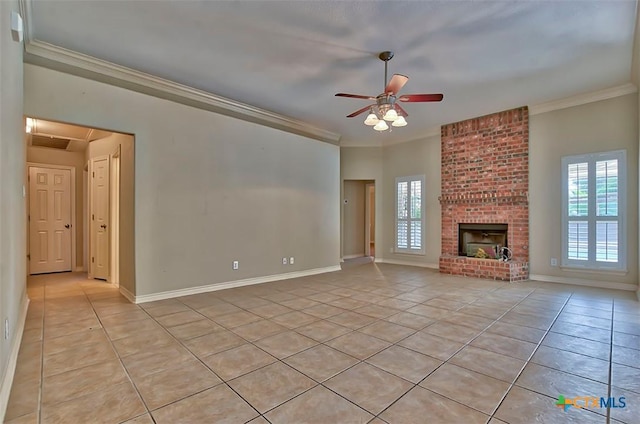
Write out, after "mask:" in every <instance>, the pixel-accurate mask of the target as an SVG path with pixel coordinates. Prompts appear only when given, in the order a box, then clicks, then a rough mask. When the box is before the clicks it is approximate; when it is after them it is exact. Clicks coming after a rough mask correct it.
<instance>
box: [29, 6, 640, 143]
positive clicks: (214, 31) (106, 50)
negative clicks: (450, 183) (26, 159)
mask: <svg viewBox="0 0 640 424" xmlns="http://www.w3.org/2000/svg"><path fill="white" fill-rule="evenodd" d="M636 7H637V4H636V1H635V0H633V1H631V0H619V1H588V0H587V1H534V0H531V1H426V0H425V1H328V0H324V1H244V0H236V1H163V0H157V1H114V0H106V1H100V0H95V1H41V0H33V1H32V2H31V16H30V22H29V29H30V31H31V36H32V37H33V39H36V40H40V41H44V42H47V43H51V44H54V45H57V46H60V47H64V48H67V49H70V50H74V51H77V52H80V53H84V54H87V55H90V56H93V57H96V58H99V59H103V60H107V61H110V62H113V63H116V64H119V65H123V66H126V67H129V68H133V69H136V70H139V71H142V72H146V73H149V74H153V75H156V76H159V77H162V78H166V79H169V80H172V81H175V82H178V83H181V84H184V85H187V86H191V87H194V88H198V89H201V90H205V91H208V92H210V93H214V94H216V95H220V96H224V97H227V98H230V99H233V100H236V101H240V102H243V103H247V104H250V105H253V106H256V107H259V108H263V109H266V110H269V111H272V112H276V113H278V114H282V115H285V116H288V117H291V118H295V119H297V120H301V121H303V122H306V123H308V124H310V125H313V126H316V127H319V128H322V129H325V130H328V131H332V132H335V133H338V134H340V135H341V136H342V138H341V144H343V145H380V144H383V145H384V144H387V143H392V142H399V141H406V140H412V139H417V138H420V137H422V136H424V135H425V134H428V133H433V131H434V130H437V128H438V127H439V126H440V125H442V124H446V123H450V122H455V121H459V120H462V119H467V118H470V117H474V116H480V115H484V114H487V113H492V112H496V111H500V110H504V109H508V108H512V107H518V106H522V105H536V104H541V103H545V102H549V101H553V100H558V99H562V98H566V97H569V96H573V95H577V94H581V93H588V92H592V91H596V90H601V89H605V88H609V87H614V86H618V85H621V84H625V83H628V82H630V80H631V64H632V52H633V40H634V28H635V25H636V16H637V11H636ZM384 50H392V51H393V52H394V53H395V57H394V58H393V60H392V61H391V62H390V63H389V73H390V74H393V73H401V74H404V75H407V76H409V77H410V79H409V82H408V83H407V84H406V85H405V87H404V88H403V90H402V91H401V93H404V94H407V93H443V94H444V100H443V101H442V102H441V103H404V104H403V106H404V108H405V109H406V111H407V112H408V113H409V116H408V118H407V121H408V122H409V125H408V126H406V127H404V128H399V129H394V130H393V131H392V132H391V133H389V132H386V133H375V132H374V131H372V129H371V128H369V127H366V126H365V125H363V124H362V121H363V120H364V117H365V116H360V117H357V118H352V119H347V118H346V117H345V116H346V115H347V114H349V113H351V112H353V111H355V110H357V109H360V108H361V107H364V106H365V105H366V104H367V101H365V100H357V99H346V98H337V97H334V94H335V93H337V92H347V93H355V94H365V95H374V96H375V95H377V94H379V93H380V92H382V91H383V77H384V64H383V63H382V62H381V61H380V60H379V59H378V58H377V56H378V54H379V53H380V52H381V51H384Z"/></svg>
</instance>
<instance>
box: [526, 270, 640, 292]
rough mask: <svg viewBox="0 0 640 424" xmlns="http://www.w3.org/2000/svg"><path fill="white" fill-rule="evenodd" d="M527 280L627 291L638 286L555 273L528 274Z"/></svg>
mask: <svg viewBox="0 0 640 424" xmlns="http://www.w3.org/2000/svg"><path fill="white" fill-rule="evenodd" d="M529 280H532V281H543V282H545V283H557V284H571V285H574V286H587V287H598V288H601V289H616V290H628V291H636V290H638V286H637V285H635V284H629V283H616V282H613V281H601V280H585V279H584V278H569V277H556V276H555V275H541V274H530V275H529ZM639 296H640V294H639Z"/></svg>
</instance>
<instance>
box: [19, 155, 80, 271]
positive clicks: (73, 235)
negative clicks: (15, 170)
mask: <svg viewBox="0 0 640 424" xmlns="http://www.w3.org/2000/svg"><path fill="white" fill-rule="evenodd" d="M29 168H49V169H64V170H69V171H71V180H70V181H69V184H70V185H71V271H72V272H74V271H78V258H77V256H76V168H75V167H74V166H66V165H52V164H48V163H39V162H27V166H26V167H25V170H26V176H25V179H24V180H25V181H26V184H25V198H26V211H25V213H26V221H27V264H28V266H27V275H31V246H30V240H29V239H30V236H31V220H30V219H29V207H30V206H31V190H30V188H29V187H30V185H29Z"/></svg>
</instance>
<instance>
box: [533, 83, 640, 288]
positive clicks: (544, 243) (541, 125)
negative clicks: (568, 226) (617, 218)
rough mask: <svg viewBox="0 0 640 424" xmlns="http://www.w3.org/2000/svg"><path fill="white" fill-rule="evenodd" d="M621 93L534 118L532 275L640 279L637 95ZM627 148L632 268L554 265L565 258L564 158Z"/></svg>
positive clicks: (629, 262)
mask: <svg viewBox="0 0 640 424" xmlns="http://www.w3.org/2000/svg"><path fill="white" fill-rule="evenodd" d="M637 97H638V96H637V94H630V95H626V96H622V97H616V98H613V99H609V100H603V101H599V102H594V103H589V104H585V105H581V106H576V107H571V108H567V109H561V110H556V111H552V112H548V113H542V114H539V115H533V116H531V118H530V129H529V165H530V175H529V201H530V210H529V214H530V218H529V220H530V232H531V234H530V248H531V256H530V261H531V268H530V272H531V274H534V275H536V274H539V275H548V276H555V277H563V278H577V279H585V280H600V281H611V282H617V283H630V284H638V261H637V258H638V98H637ZM617 149H626V150H627V173H628V174H627V210H626V213H627V235H628V240H627V268H628V273H626V274H625V275H616V274H614V273H606V272H605V273H584V272H583V273H579V272H575V271H571V270H568V269H562V268H560V267H551V266H550V259H551V258H552V257H555V258H558V261H560V258H561V257H562V255H561V254H562V252H561V247H562V240H561V234H562V232H561V222H562V221H561V220H562V209H561V207H562V187H561V184H560V181H561V162H560V161H561V158H562V157H563V156H567V155H579V154H583V153H593V152H604V151H609V150H617Z"/></svg>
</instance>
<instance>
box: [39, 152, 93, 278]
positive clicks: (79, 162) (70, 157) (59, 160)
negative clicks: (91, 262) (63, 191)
mask: <svg viewBox="0 0 640 424" xmlns="http://www.w3.org/2000/svg"><path fill="white" fill-rule="evenodd" d="M27 162H34V163H41V164H45V165H63V166H71V167H73V168H74V169H75V173H76V183H75V184H76V186H75V193H76V208H75V209H76V211H75V212H76V221H75V225H74V227H75V229H76V257H75V259H74V260H73V264H74V269H73V270H74V271H75V268H78V267H83V265H84V249H83V246H84V219H83V214H84V212H83V204H84V203H83V202H84V190H83V183H82V180H83V178H84V175H83V172H84V165H85V160H84V153H83V152H67V151H66V150H57V149H49V148H46V147H33V146H29V147H28V148H27Z"/></svg>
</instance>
